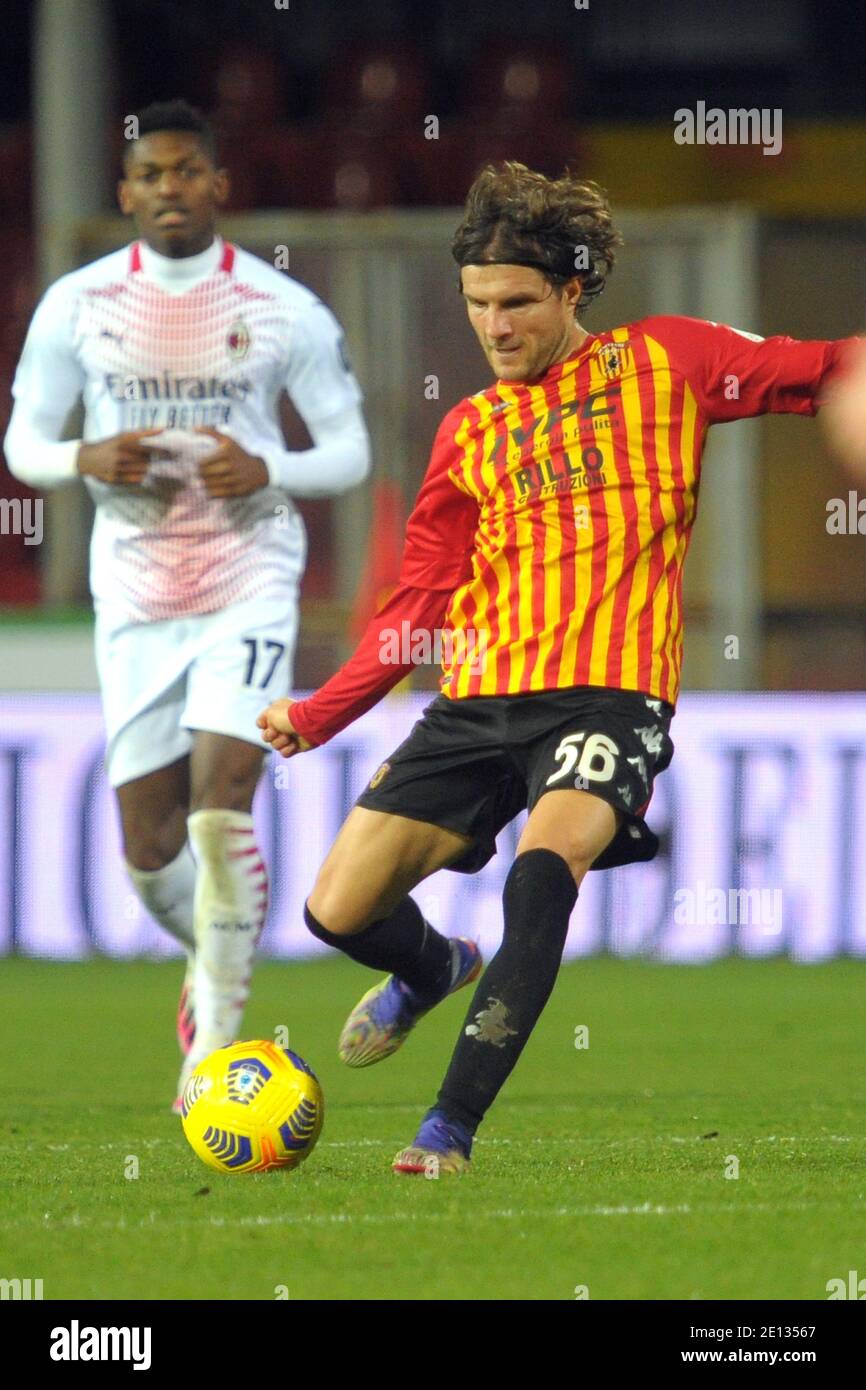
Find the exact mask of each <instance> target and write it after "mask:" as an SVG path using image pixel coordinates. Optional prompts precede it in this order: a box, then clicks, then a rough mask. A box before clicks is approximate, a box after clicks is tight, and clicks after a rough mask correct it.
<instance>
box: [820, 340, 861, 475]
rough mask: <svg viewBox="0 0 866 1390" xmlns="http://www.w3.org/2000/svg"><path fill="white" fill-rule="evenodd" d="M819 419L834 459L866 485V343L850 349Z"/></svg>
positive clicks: (822, 407) (832, 384)
mask: <svg viewBox="0 0 866 1390" xmlns="http://www.w3.org/2000/svg"><path fill="white" fill-rule="evenodd" d="M818 418H819V420H820V422H821V426H822V428H823V430H824V435H825V438H826V440H827V445H828V447H829V448H830V450H831V452H832V453H833V455H834V457H835V458H836V459H838V461H839V463H840V464H842V466H843V467H844V468H845V470H846V472H847V473H848V474H849V475H850V476H851V478H852V479H853V481H855V482H859V483H861V484H864V483H866V341H863V342H861V343H858V344H857V345H856V346H855V347H853V348H852V349H851V355H850V357H849V358H848V359H847V360H846V363H845V368H844V372H843V374H842V375H841V376H840V377H839V379H838V380H836V381H833V382H831V383H830V388H829V391H828V394H827V399H826V401H825V402H824V403H823V405H822V406H821V410H820V413H819V416H818Z"/></svg>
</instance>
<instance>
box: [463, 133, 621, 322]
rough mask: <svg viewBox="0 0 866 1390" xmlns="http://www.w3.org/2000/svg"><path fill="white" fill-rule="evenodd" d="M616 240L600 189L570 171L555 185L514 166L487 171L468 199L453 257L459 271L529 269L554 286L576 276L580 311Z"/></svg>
mask: <svg viewBox="0 0 866 1390" xmlns="http://www.w3.org/2000/svg"><path fill="white" fill-rule="evenodd" d="M621 245H622V237H621V236H620V234H619V232H618V231H617V230H616V228H615V227H614V225H613V220H612V218H611V211H610V203H609V202H608V198H607V194H606V193H605V191H604V189H603V188H599V186H598V184H597V183H592V182H591V181H589V180H584V179H579V178H578V177H577V175H576V174H574V173H572V172H571V171H570V170H568V169H566V171H565V172H564V173H563V174H562V175H561V176H560V177H559V178H557V179H552V178H548V177H547V176H546V175H545V174H539V173H536V172H535V171H534V170H532V169H529V168H528V167H527V166H526V165H525V164H519V163H517V161H516V160H503V161H501V162H498V163H493V164H487V165H485V166H484V168H483V169H482V170H481V172H480V173H479V174H478V176H477V177H476V179H475V181H474V183H473V184H472V187H471V188H470V189H469V192H468V194H467V196H466V206H465V208H464V212H463V220H462V222H461V223H460V226H459V227H458V228H457V231H456V232H455V234H454V240H453V242H452V243H451V254H452V255H453V257H454V259H455V261H456V262H457V264H458V265H459V266H460V267H461V268H462V267H463V266H464V265H484V264H485V262H486V263H490V262H494V263H495V262H500V263H505V264H509V265H531V266H534V267H535V268H536V269H537V270H540V271H541V272H542V274H543V275H545V276H546V278H547V279H548V280H550V281H551V282H552V283H553V284H554V285H556V286H562V285H564V284H565V283H566V282H567V281H568V280H572V279H574V277H575V276H578V277H579V278H580V280H581V296H580V301H579V303H578V306H577V307H578V309H579V310H580V309H585V308H586V307H587V306H588V305H589V304H591V303H592V301H593V300H594V299H597V298H598V296H599V295H600V294H601V292H602V290H603V289H604V286H605V281H606V280H607V277H608V275H609V274H610V272H611V270H612V269H613V263H614V260H615V259H616V250H617V247H618V246H621Z"/></svg>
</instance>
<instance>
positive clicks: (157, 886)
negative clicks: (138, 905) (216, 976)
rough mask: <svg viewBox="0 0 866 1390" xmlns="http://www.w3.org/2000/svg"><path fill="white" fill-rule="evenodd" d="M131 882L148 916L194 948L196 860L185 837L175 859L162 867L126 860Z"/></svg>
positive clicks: (183, 943)
mask: <svg viewBox="0 0 866 1390" xmlns="http://www.w3.org/2000/svg"><path fill="white" fill-rule="evenodd" d="M126 868H127V872H128V874H129V877H130V879H131V880H132V885H133V887H134V888H135V891H136V893H137V894H138V896H139V898H140V899H141V901H142V902H143V903H144V905H145V907H146V908H147V910H148V912H149V913H150V915H151V917H153V918H154V920H155V921H157V922H159V925H160V926H161V927H164V928H165V930H166V931H167V932H170V933H171V935H172V936H173V937H175V938H176V940H178V941H180V942H181V944H182V945H184V946H185V947H186V948H187V952H190V951H193V950H194V949H195V932H194V930H193V903H194V898H195V883H196V872H197V870H196V864H195V860H194V859H193V857H192V852H191V850H190V847H189V841H187V843H186V844H185V845H184V847H183V849H182V850H181V852H180V854H179V855H178V856H177V858H176V859H172V861H171V863H170V864H166V865H165V867H164V868H162V869H137V868H136V867H135V865H134V864H130V863H129V861H128V860H127V863H126Z"/></svg>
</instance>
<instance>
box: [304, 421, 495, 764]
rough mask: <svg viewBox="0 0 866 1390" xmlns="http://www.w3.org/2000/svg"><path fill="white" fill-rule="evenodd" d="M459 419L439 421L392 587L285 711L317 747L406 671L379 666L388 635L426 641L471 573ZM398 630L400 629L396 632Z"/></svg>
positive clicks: (472, 513)
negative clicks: (341, 653)
mask: <svg viewBox="0 0 866 1390" xmlns="http://www.w3.org/2000/svg"><path fill="white" fill-rule="evenodd" d="M460 418H462V412H460V411H459V408H458V410H456V411H451V412H449V414H448V415H447V416H446V417H445V420H444V421H443V422H442V425H441V426H440V428H439V431H438V432H437V435H436V440H435V442H434V445H433V452H432V455H431V459H430V465H429V467H428V469H427V473H426V475H425V478H424V482H423V483H422V485H421V490H420V492H419V493H418V498H417V500H416V502H415V506H414V508H413V510H412V515H411V516H410V518H409V521H408V524H407V527H406V543H405V546H404V549H403V556H402V560H401V564H400V576H399V582H398V585H397V588H396V589H395V590H394V592H393V593H392V594H391V596H390V598H389V599H388V600H387V602H386V603H385V604H384V605H383V606H382V607H381V608H380V609H379V611H378V612H377V613H376V614H374V616H373V617H372V618H371V620H370V622H369V623H368V625H367V628H366V630H365V632H364V635H363V636H362V638H361V641H360V643H359V644H358V647H357V649H356V650H355V652H354V654H353V655H352V656H351V657H349V660H348V661H347V662H345V664H344V665H343V666H342V667H341V668H340V670H339V671H337V672H336V674H335V675H333V676H332V677H331V679H330V680H329V681H326V683H325V684H324V685H323V686H322V687H321V689H320V690H317V691H316V693H315V695H311V696H310V698H309V699H307V700H300V701H298V702H297V704H294V705H292V711H291V714H292V723H293V724H294V726H295V728H296V730H297V732H298V733H299V734H301V735H302V737H304V738H306V739H308V740H309V741H310V743H315V744H320V743H325V742H327V740H328V739H329V738H333V736H334V735H335V734H337V733H339V732H340V730H341V729H344V728H346V726H347V725H348V724H351V723H352V722H353V720H355V719H357V718H359V716H360V715H362V714H365V713H366V711H367V710H368V709H372V707H373V705H375V704H377V703H378V701H379V700H380V699H381V698H382V697H383V695H386V694H387V692H388V691H389V690H392V689H393V687H394V686H395V685H397V684H398V682H399V681H401V680H402V679H403V677H404V676H406V675H408V674H409V672H410V671H411V670H412V664H411V663H408V664H402V665H398V664H396V663H394V664H391V663H385V662H384V661H383V652H384V651H386V650H387V645H388V635H389V633H393V632H396V633H398V634H399V633H402V632H404V631H407V630H408V631H410V632H411V633H413V634H419V633H423V632H427V633H430V634H432V633H433V632H434V631H435V629H436V628H437V627H439V626H440V625H441V624H442V622H443V621H444V619H445V615H446V613H447V611H448V606H449V601H450V598H451V595H452V594H453V592H454V590H455V589H456V588H457V587H458V586H459V585H460V584H461V583H464V582H465V581H466V580H467V579H468V578H469V577H470V575H471V573H472V554H473V551H474V545H475V531H476V528H477V525H478V503H477V502H476V500H475V499H474V498H473V497H471V496H470V495H469V494H468V493H467V492H464V491H463V490H461V489H460V488H459V487H458V485H457V483H456V482H455V480H454V474H453V464H454V461H455V460H454V455H455V444H454V430H455V428H456V427H457V424H459V420H460ZM403 624H408V628H404V626H403Z"/></svg>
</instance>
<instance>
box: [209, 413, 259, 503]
mask: <svg viewBox="0 0 866 1390" xmlns="http://www.w3.org/2000/svg"><path fill="white" fill-rule="evenodd" d="M195 432H196V434H209V435H210V437H211V439H214V440H216V443H217V448H216V449H215V450H214V452H213V453H212V454H206V455H205V456H204V458H202V459H199V465H198V471H199V475H200V476H201V478H202V481H203V482H204V485H205V487H206V488H207V490H208V496H210V497H246V496H247V494H248V493H250V492H258V490H259V488H262V487H267V486H268V484H269V483H270V477H269V475H268V470H267V468H266V467H265V463H264V460H263V459H260V458H256V457H255V456H254V455H253V454H248V453H247V451H246V449H244V448H242V447H241V445H240V444H238V442H237V440H236V439H230V438H229V436H228V435H227V434H220V433H219V431H218V430H212V429H208V428H207V427H205V426H202V427H201V428H200V429H197V430H196V431H195Z"/></svg>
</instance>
